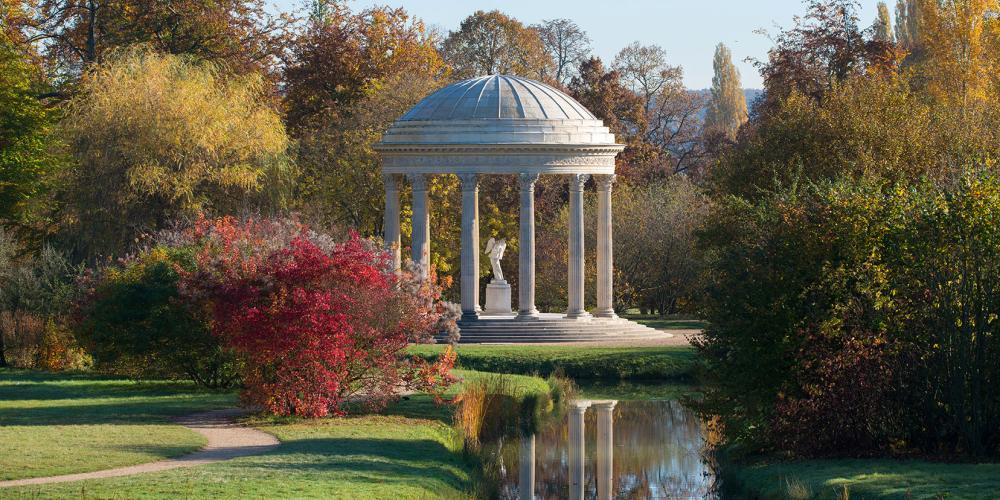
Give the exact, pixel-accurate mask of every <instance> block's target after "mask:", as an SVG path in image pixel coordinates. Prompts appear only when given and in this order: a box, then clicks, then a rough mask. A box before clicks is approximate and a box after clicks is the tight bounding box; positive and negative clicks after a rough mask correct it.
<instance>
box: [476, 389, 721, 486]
mask: <svg viewBox="0 0 1000 500" xmlns="http://www.w3.org/2000/svg"><path fill="white" fill-rule="evenodd" d="M588 408H589V409H588ZM703 451H704V439H703V435H702V424H701V422H700V421H699V419H698V418H697V417H696V416H695V415H694V413H693V412H691V411H690V410H689V409H687V408H685V407H684V406H683V405H681V404H680V403H679V402H677V401H621V402H618V403H617V404H615V403H614V402H613V401H587V402H583V401H581V402H579V403H577V404H575V405H571V407H570V411H569V412H568V415H567V417H566V419H565V420H564V421H563V422H561V424H560V425H555V426H552V427H550V428H548V429H546V430H544V431H542V432H540V433H539V434H537V435H533V436H529V437H526V438H522V439H519V440H518V439H515V440H513V441H509V442H507V443H501V444H500V445H499V446H498V447H497V448H496V449H495V453H496V458H497V459H498V460H499V461H500V463H501V464H504V465H506V467H501V470H500V473H501V477H500V481H501V484H500V492H499V493H500V497H501V498H508V499H514V498H519V499H561V498H567V497H569V498H599V499H604V498H620V499H632V498H636V499H638V498H715V496H714V493H713V482H714V478H713V474H712V470H711V468H710V467H709V466H708V465H707V464H706V462H705V461H704V460H703ZM515 465H516V467H515ZM513 471H517V474H516V475H515V474H513Z"/></svg>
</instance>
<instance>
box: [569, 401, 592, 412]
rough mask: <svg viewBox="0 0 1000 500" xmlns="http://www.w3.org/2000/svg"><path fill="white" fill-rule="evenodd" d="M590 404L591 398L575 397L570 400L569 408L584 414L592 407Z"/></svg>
mask: <svg viewBox="0 0 1000 500" xmlns="http://www.w3.org/2000/svg"><path fill="white" fill-rule="evenodd" d="M590 404H591V403H590V400H589V399H574V400H572V401H570V402H569V409H570V411H572V412H573V413H579V414H582V413H584V412H586V411H587V408H590Z"/></svg>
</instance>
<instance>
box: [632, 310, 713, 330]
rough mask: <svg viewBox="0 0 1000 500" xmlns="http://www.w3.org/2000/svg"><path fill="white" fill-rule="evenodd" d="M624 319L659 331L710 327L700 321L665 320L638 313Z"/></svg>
mask: <svg viewBox="0 0 1000 500" xmlns="http://www.w3.org/2000/svg"><path fill="white" fill-rule="evenodd" d="M624 318H625V319H629V320H632V321H635V322H636V323H641V324H643V325H646V326H648V327H650V328H656V329H659V330H704V329H705V327H706V326H708V323H707V322H705V321H702V320H700V319H682V318H664V317H660V316H655V315H648V314H647V315H642V314H638V313H634V314H626V315H625V316H624Z"/></svg>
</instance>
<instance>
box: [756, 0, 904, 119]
mask: <svg viewBox="0 0 1000 500" xmlns="http://www.w3.org/2000/svg"><path fill="white" fill-rule="evenodd" d="M808 6H809V10H808V12H807V13H806V15H805V16H804V17H802V18H801V19H800V18H796V20H795V26H794V27H793V28H791V29H787V30H783V31H782V32H781V33H779V34H778V35H777V37H775V46H774V47H773V48H771V50H770V51H768V60H767V61H766V62H763V61H757V62H756V63H755V65H756V66H757V68H758V69H759V70H760V72H761V76H763V77H764V86H765V88H766V89H767V93H766V94H765V98H764V101H763V106H762V111H763V112H766V111H767V110H768V109H770V105H771V104H773V103H777V102H780V101H781V100H782V99H784V98H785V97H787V96H788V95H789V94H790V93H791V92H792V91H793V90H796V91H798V92H800V93H802V94H804V95H806V96H808V97H810V98H812V99H816V100H821V99H822V98H823V96H824V95H825V94H826V92H828V91H829V90H830V89H831V88H833V87H834V85H836V84H837V83H838V82H842V81H844V80H845V79H847V78H850V77H852V76H859V75H865V74H869V73H871V74H887V73H891V72H892V70H894V69H895V67H896V66H897V62H898V61H897V58H898V56H897V54H896V53H895V51H894V50H893V47H892V45H891V44H888V43H885V42H880V41H876V40H873V39H871V38H866V36H865V35H866V33H865V32H864V31H863V30H862V29H860V28H859V26H858V15H857V4H856V2H855V1H854V0H809V1H808ZM897 32H898V29H897Z"/></svg>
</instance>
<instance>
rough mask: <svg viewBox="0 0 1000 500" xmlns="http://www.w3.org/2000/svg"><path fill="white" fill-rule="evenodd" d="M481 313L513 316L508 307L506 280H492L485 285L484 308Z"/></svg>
mask: <svg viewBox="0 0 1000 500" xmlns="http://www.w3.org/2000/svg"><path fill="white" fill-rule="evenodd" d="M483 314H485V315H490V316H496V315H505V316H513V315H514V313H513V311H511V307H510V283H507V281H506V280H492V281H490V283H489V284H488V285H486V309H485V310H483Z"/></svg>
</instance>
